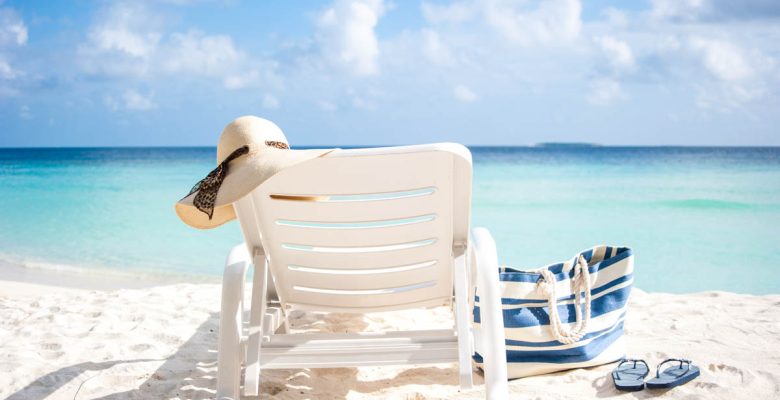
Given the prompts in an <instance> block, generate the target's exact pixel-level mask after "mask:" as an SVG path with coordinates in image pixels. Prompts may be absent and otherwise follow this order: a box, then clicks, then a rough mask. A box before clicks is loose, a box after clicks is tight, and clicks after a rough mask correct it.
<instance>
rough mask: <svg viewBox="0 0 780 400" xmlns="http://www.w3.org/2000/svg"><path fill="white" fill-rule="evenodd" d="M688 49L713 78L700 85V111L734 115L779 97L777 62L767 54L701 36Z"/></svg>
mask: <svg viewBox="0 0 780 400" xmlns="http://www.w3.org/2000/svg"><path fill="white" fill-rule="evenodd" d="M688 49H690V50H691V52H692V53H693V54H695V55H697V56H698V57H699V61H700V62H701V66H702V67H703V68H704V70H705V71H707V73H708V75H709V76H710V78H711V79H710V80H709V81H707V80H698V81H697V84H696V91H697V93H698V97H697V99H696V104H697V105H698V106H699V107H700V108H704V109H715V110H719V111H722V112H731V111H733V110H736V109H743V108H744V106H745V105H746V104H748V103H751V102H755V101H758V100H759V99H763V98H766V97H767V95H769V94H770V93H771V92H772V91H775V93H776V90H777V87H778V77H780V74H778V71H777V67H776V62H775V60H774V59H773V58H772V57H770V56H767V55H765V54H764V53H763V52H761V51H758V50H756V49H751V50H748V49H745V48H743V47H742V46H740V45H738V44H736V43H733V42H730V41H727V40H723V39H712V38H706V37H701V36H694V37H692V38H690V40H689V42H688Z"/></svg>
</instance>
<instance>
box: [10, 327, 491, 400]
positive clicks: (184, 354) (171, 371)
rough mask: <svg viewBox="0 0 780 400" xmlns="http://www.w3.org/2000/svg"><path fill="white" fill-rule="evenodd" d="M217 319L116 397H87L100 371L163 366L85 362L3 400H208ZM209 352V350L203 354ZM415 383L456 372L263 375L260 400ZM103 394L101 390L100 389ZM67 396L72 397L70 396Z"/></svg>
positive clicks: (451, 381) (442, 380)
mask: <svg viewBox="0 0 780 400" xmlns="http://www.w3.org/2000/svg"><path fill="white" fill-rule="evenodd" d="M292 322H293V324H294V325H293V326H294V327H295V328H297V329H301V330H306V331H316V330H319V329H318V328H323V327H328V328H329V329H328V330H330V329H333V328H334V327H335V328H336V329H335V330H336V331H338V329H339V327H345V326H350V327H351V328H352V329H355V328H358V329H364V328H365V326H366V325H365V323H364V321H363V317H362V316H360V315H354V316H352V315H344V314H342V315H333V316H331V315H324V316H322V315H320V316H319V317H312V316H309V315H306V316H299V318H298V320H297V321H292ZM218 326H219V314H218V313H212V314H211V315H210V316H209V318H208V319H207V320H206V321H205V322H204V323H203V324H201V325H200V326H198V328H197V330H196V331H195V333H194V334H193V335H192V337H190V339H189V340H187V342H185V343H184V344H182V345H181V346H180V347H179V348H178V350H177V351H176V353H174V354H172V355H171V356H169V357H167V358H165V359H164V362H163V364H162V365H161V366H160V367H159V368H158V369H157V370H156V371H155V372H153V373H151V374H148V373H147V374H148V375H147V374H144V375H145V376H148V378H147V379H146V380H145V381H143V382H142V383H141V384H140V385H138V387H136V388H134V389H130V390H126V391H121V392H116V393H112V394H109V395H104V396H102V397H95V396H94V395H91V394H90V390H89V387H90V386H91V384H92V385H94V384H95V382H92V383H91V382H90V381H91V380H93V378H106V376H105V375H101V374H100V372H101V371H105V370H108V369H110V368H112V367H114V366H116V365H119V364H130V363H143V362H154V361H163V360H161V359H132V360H111V361H104V362H85V363H80V364H75V365H71V366H68V367H63V368H60V369H58V370H56V371H53V372H50V373H48V374H46V375H44V376H42V377H40V378H38V379H36V380H35V381H33V382H32V383H30V384H29V385H27V386H26V387H24V388H22V389H21V390H19V391H17V392H16V393H14V394H12V395H11V396H10V397H8V399H7V400H43V399H45V398H48V397H49V396H50V395H52V394H54V392H56V391H57V390H59V389H61V388H62V387H64V386H66V385H69V384H70V385H72V386H74V392H73V397H72V398H73V399H80V398H97V399H104V400H109V399H110V400H119V399H153V398H180V399H212V398H214V389H215V388H216V385H217V382H216V363H217V352H216V349H217V329H218ZM204 349H208V351H204ZM91 371H95V372H96V373H95V374H94V375H93V376H92V377H90V378H86V379H83V380H82V381H81V382H79V383H78V386H77V387H75V386H76V384H77V383H75V382H72V381H74V380H75V379H76V378H78V377H79V376H83V375H84V374H85V373H88V372H91ZM407 380H408V381H413V382H414V383H415V384H419V385H433V384H436V385H453V386H456V385H457V384H458V372H457V369H456V368H455V367H451V368H437V367H420V368H410V369H406V370H404V371H402V372H401V373H399V374H397V375H396V376H395V377H392V378H388V379H379V380H374V381H365V380H362V381H361V380H358V370H357V369H356V368H323V369H311V370H309V369H293V370H266V371H263V373H262V379H261V381H262V385H261V396H260V397H262V398H268V396H279V397H281V398H285V399H298V398H300V399H306V398H308V399H311V398H317V399H343V398H345V397H346V396H347V394H348V393H349V392H350V391H356V392H360V393H372V392H375V391H378V390H381V389H382V388H388V387H392V386H395V385H397V384H398V383H399V381H407ZM480 383H481V378H480V376H478V375H475V384H480ZM102 392H103V393H105V391H104V390H102ZM69 397H70V396H69Z"/></svg>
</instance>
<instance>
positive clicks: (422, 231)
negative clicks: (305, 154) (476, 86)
mask: <svg viewBox="0 0 780 400" xmlns="http://www.w3.org/2000/svg"><path fill="white" fill-rule="evenodd" d="M388 171H391V172H390V173H389V172H388ZM234 207H235V211H236V215H237V218H238V220H239V223H240V225H241V229H242V232H243V234H244V238H245V240H246V242H245V243H242V244H240V245H238V246H236V247H234V248H233V249H232V250H231V251H230V254H229V255H228V258H227V262H226V265H225V271H224V278H223V283H222V285H223V286H222V309H221V314H220V329H219V349H218V351H219V355H218V374H217V375H218V376H217V398H219V399H238V398H239V396H240V382H241V376H242V363H243V365H244V370H243V372H244V373H243V376H244V385H243V394H244V395H246V396H254V395H257V394H258V390H259V385H260V371H261V369H270V368H321V367H322V368H324V367H328V368H334V367H356V366H366V365H405V364H428V363H446V362H457V363H458V369H459V377H460V386H461V388H463V389H468V388H471V387H472V363H471V356H472V355H473V353H474V348H475V345H476V347H477V348H478V349H479V350H480V353H481V354H482V356H483V358H484V369H485V388H486V396H487V398H488V399H504V398H506V397H507V373H506V353H505V347H504V327H503V319H502V313H501V299H500V292H499V281H498V262H497V255H496V247H495V242H494V241H493V238H492V237H491V236H490V233H489V232H488V231H487V230H486V229H484V228H476V229H473V230H471V231H469V218H470V207H471V154H470V152H469V151H468V149H466V148H465V147H464V146H461V145H458V144H452V143H443V144H433V145H418V146H401V147H387V148H374V149H351V150H336V151H334V152H332V153H330V154H328V155H327V156H326V157H322V158H318V159H314V160H310V161H307V162H305V163H302V164H299V165H297V166H294V167H291V168H288V169H286V170H284V171H282V172H280V173H278V174H276V175H275V176H273V177H272V178H271V179H269V180H268V181H266V182H265V183H263V184H262V185H261V186H260V187H258V188H256V189H255V190H254V191H253V192H251V193H250V194H249V195H247V196H245V197H244V198H242V199H241V200H239V201H238V202H237V203H235V204H234ZM251 265H253V266H254V267H255V270H254V278H253V283H252V295H251V305H250V307H249V312H248V316H249V321H248V322H246V323H245V321H244V314H245V312H244V304H243V294H244V289H245V281H246V273H247V270H248V268H249V266H251ZM475 285H478V286H479V287H480V301H481V302H482V308H481V313H482V314H481V332H480V331H476V330H475V329H474V328H473V327H472V325H471V322H470V321H471V318H470V314H471V310H472V306H473V296H474V293H475ZM453 291H454V297H453ZM441 305H452V306H454V307H453V308H454V317H455V326H454V327H450V328H449V329H441V330H431V331H399V332H383V333H345V334H331V333H327V334H326V333H321V334H289V333H287V332H288V331H289V329H288V324H287V315H288V313H289V311H290V310H292V309H303V310H315V311H335V312H354V313H368V312H376V311H387V310H403V309H410V308H419V307H432V306H441ZM474 340H479V341H480V342H479V343H474Z"/></svg>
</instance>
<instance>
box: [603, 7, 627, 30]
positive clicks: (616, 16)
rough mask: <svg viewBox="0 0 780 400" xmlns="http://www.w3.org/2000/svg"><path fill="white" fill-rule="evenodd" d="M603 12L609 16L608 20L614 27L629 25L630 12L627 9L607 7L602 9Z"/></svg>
mask: <svg viewBox="0 0 780 400" xmlns="http://www.w3.org/2000/svg"><path fill="white" fill-rule="evenodd" d="M602 14H604V16H605V17H607V22H609V24H610V25H612V26H614V27H618V28H625V27H626V26H628V14H627V13H626V12H625V11H621V10H618V9H617V8H614V7H607V8H606V9H605V10H604V11H602Z"/></svg>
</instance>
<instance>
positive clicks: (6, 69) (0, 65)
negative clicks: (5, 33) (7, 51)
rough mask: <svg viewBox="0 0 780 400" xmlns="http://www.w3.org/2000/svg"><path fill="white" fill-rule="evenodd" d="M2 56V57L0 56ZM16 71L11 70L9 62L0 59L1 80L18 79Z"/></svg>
mask: <svg viewBox="0 0 780 400" xmlns="http://www.w3.org/2000/svg"><path fill="white" fill-rule="evenodd" d="M0 56H1V55H0ZM16 75H17V73H16V71H15V70H14V69H13V68H11V65H10V64H8V62H7V61H5V60H3V59H2V58H0V78H3V79H14V78H16Z"/></svg>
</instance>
